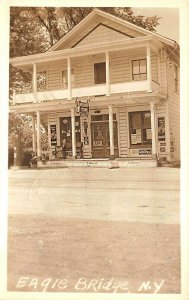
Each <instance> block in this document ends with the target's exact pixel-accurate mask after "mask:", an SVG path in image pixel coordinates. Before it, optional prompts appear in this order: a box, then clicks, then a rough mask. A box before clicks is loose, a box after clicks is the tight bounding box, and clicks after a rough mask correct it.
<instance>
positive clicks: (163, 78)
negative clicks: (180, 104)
mask: <svg viewBox="0 0 189 300" xmlns="http://www.w3.org/2000/svg"><path fill="white" fill-rule="evenodd" d="M160 92H161V93H163V94H167V70H166V61H160Z"/></svg>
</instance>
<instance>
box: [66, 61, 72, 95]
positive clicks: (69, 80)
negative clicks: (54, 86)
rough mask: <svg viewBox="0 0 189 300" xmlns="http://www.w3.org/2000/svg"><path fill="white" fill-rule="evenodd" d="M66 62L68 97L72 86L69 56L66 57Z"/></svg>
mask: <svg viewBox="0 0 189 300" xmlns="http://www.w3.org/2000/svg"><path fill="white" fill-rule="evenodd" d="M67 64H68V69H67V73H68V99H71V98H72V87H71V59H70V57H68V58H67Z"/></svg>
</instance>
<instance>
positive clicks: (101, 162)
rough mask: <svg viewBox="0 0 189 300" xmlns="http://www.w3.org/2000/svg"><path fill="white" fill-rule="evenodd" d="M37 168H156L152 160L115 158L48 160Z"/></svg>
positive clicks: (40, 163)
mask: <svg viewBox="0 0 189 300" xmlns="http://www.w3.org/2000/svg"><path fill="white" fill-rule="evenodd" d="M37 167H38V168H49V167H55V168H57V167H60V168H68V167H73V168H74V167H76V168H80V167H93V168H110V169H113V168H129V167H157V160H156V159H153V158H140V157H139V158H138V157H137V158H133V157H132V158H130V157H127V158H117V159H115V160H110V159H109V158H104V159H103V158H100V159H99V158H98V159H94V158H91V159H75V160H74V159H65V160H49V161H46V162H43V161H38V163H37Z"/></svg>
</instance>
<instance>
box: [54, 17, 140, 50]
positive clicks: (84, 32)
mask: <svg viewBox="0 0 189 300" xmlns="http://www.w3.org/2000/svg"><path fill="white" fill-rule="evenodd" d="M100 23H101V24H103V25H106V26H108V27H110V28H113V29H115V30H117V31H120V32H122V33H124V34H125V35H126V34H127V35H129V36H132V37H140V36H144V34H142V33H139V32H137V31H135V30H132V29H130V28H128V27H125V26H123V25H121V24H118V23H116V22H113V21H110V20H106V19H104V18H102V17H99V16H97V17H96V18H95V19H94V20H93V21H91V22H90V24H88V26H87V28H82V29H81V30H80V31H79V30H78V31H77V33H76V34H74V35H73V36H72V38H70V39H68V40H67V41H66V42H64V43H63V44H61V45H60V46H59V47H58V48H56V50H62V49H67V48H72V47H74V46H75V47H79V46H83V45H85V44H88V43H87V42H85V39H86V40H88V41H89V44H90V43H91V41H92V42H93V44H97V43H98V41H99V40H102V37H101V35H102V36H104V31H105V29H104V28H103V27H104V26H99V27H97V28H100V30H99V31H98V34H93V30H94V31H95V30H96V29H97V28H96V26H97V25H99V24H100ZM95 28H96V29H95ZM110 30H111V29H110ZM115 30H114V33H112V35H114V38H115V32H116V31H115ZM99 35H100V36H99ZM120 35H121V33H120ZM91 36H92V38H93V39H92V38H91ZM117 37H118V38H119V37H120V36H119V35H117ZM105 38H106V37H105ZM125 38H128V37H127V36H125ZM129 38H130V37H129ZM102 41H103V40H102Z"/></svg>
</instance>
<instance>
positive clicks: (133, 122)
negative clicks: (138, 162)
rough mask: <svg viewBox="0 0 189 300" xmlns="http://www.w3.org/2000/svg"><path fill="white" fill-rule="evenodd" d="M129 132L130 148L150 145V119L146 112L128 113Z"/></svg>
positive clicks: (148, 113)
mask: <svg viewBox="0 0 189 300" xmlns="http://www.w3.org/2000/svg"><path fill="white" fill-rule="evenodd" d="M129 131H130V143H131V148H135V147H139V146H140V147H141V146H142V147H145V146H149V145H151V144H152V133H151V118H150V112H148V111H137V112H130V113H129Z"/></svg>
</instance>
